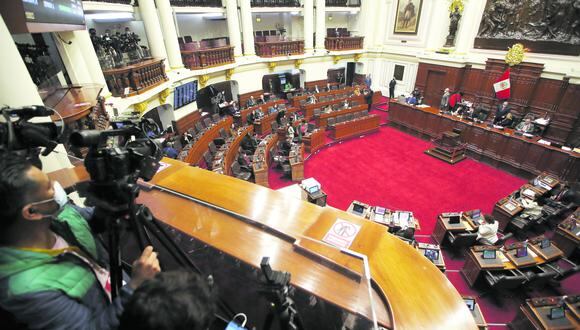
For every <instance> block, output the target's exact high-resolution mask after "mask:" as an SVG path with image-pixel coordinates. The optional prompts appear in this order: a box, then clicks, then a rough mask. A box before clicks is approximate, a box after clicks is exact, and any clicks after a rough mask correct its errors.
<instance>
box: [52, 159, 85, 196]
mask: <svg viewBox="0 0 580 330" xmlns="http://www.w3.org/2000/svg"><path fill="white" fill-rule="evenodd" d="M48 177H49V178H50V179H51V180H54V181H58V182H59V183H60V185H61V186H62V187H63V188H64V189H65V190H69V189H72V188H73V187H74V185H75V184H77V183H78V182H82V181H87V180H90V176H89V173H88V172H87V170H86V168H85V166H84V165H83V166H76V167H71V168H63V169H60V170H58V171H54V172H50V173H48Z"/></svg>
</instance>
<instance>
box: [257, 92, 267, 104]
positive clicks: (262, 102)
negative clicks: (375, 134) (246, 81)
mask: <svg viewBox="0 0 580 330" xmlns="http://www.w3.org/2000/svg"><path fill="white" fill-rule="evenodd" d="M264 103H266V99H264V94H261V95H260V98H259V99H258V104H264Z"/></svg>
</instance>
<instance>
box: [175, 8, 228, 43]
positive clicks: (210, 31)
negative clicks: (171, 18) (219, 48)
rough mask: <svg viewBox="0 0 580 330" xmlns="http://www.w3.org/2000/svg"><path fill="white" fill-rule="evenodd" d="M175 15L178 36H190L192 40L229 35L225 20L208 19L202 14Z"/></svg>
mask: <svg viewBox="0 0 580 330" xmlns="http://www.w3.org/2000/svg"><path fill="white" fill-rule="evenodd" d="M176 17H177V25H178V26H177V30H178V34H179V36H182V37H183V36H191V37H192V38H193V40H201V39H206V38H218V37H228V36H229V33H228V23H227V21H226V20H209V19H207V17H206V16H204V14H178V15H176Z"/></svg>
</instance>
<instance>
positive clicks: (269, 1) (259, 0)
mask: <svg viewBox="0 0 580 330" xmlns="http://www.w3.org/2000/svg"><path fill="white" fill-rule="evenodd" d="M250 4H251V6H252V7H300V1H298V0H277V1H274V0H252V1H251V2H250Z"/></svg>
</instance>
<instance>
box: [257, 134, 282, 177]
mask: <svg viewBox="0 0 580 330" xmlns="http://www.w3.org/2000/svg"><path fill="white" fill-rule="evenodd" d="M277 144H278V134H270V135H268V136H266V137H265V138H264V139H263V140H262V142H261V143H260V144H259V145H258V148H256V152H254V158H253V162H252V167H253V170H254V182H255V183H256V184H259V185H261V186H264V187H269V186H270V185H269V183H268V169H269V168H270V161H271V158H270V150H272V148H273V147H275V146H276V145H277Z"/></svg>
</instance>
